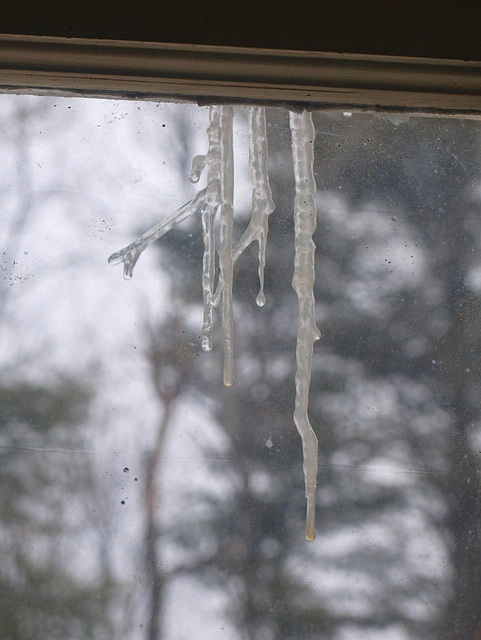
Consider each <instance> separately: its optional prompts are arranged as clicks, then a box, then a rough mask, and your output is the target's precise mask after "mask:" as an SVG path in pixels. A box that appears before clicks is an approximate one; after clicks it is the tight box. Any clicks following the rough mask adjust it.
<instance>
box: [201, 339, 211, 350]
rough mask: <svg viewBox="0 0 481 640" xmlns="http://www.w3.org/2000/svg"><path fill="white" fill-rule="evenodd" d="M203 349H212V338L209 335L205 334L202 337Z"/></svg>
mask: <svg viewBox="0 0 481 640" xmlns="http://www.w3.org/2000/svg"><path fill="white" fill-rule="evenodd" d="M202 350H203V351H212V338H210V337H209V336H203V338H202Z"/></svg>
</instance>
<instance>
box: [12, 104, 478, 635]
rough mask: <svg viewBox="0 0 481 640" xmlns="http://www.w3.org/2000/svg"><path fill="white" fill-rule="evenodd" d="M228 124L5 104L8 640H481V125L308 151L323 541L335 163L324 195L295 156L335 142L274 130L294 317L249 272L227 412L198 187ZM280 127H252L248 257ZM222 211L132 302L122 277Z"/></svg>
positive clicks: (387, 127)
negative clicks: (188, 208)
mask: <svg viewBox="0 0 481 640" xmlns="http://www.w3.org/2000/svg"><path fill="white" fill-rule="evenodd" d="M230 109H231V108H230V107H225V108H224V111H223V113H224V112H227V111H229V110H230ZM213 113H214V114H215V113H216V110H215V108H209V107H199V106H196V105H190V104H158V103H148V102H146V103H143V102H141V103H139V102H133V101H132V102H129V101H112V100H93V99H91V100H87V99H67V98H51V97H49V98H39V97H33V96H8V95H4V96H1V100H0V148H1V149H2V153H1V155H0V191H1V194H2V215H1V217H0V251H1V261H0V269H1V271H0V323H1V331H0V461H1V464H0V482H1V487H2V500H1V501H0V549H1V557H2V562H1V563H0V626H1V628H2V629H3V630H4V631H3V637H5V638H7V639H8V640H10V639H15V640H17V639H19V640H20V639H22V640H23V639H25V640H26V639H27V638H29V639H30V638H32V637H35V638H37V640H43V639H45V640H47V639H49V640H53V639H55V638H58V639H59V640H60V639H62V640H65V639H66V638H72V639H76V640H80V639H83V638H113V639H117V638H118V639H120V638H121V639H122V640H128V639H132V640H134V639H140V638H146V639H148V640H161V639H166V638H175V639H178V640H182V639H183V638H190V639H192V640H196V639H203V638H206V637H209V638H219V639H220V638H222V639H229V640H230V639H232V640H237V639H241V638H242V639H244V638H245V639H247V640H271V639H272V640H274V639H279V638H285V639H286V640H287V639H294V638H296V639H297V638H303V639H312V640H314V639H321V638H322V639H324V638H325V639H329V640H331V639H332V640H355V639H358V638H360V637H362V638H363V639H366V640H380V639H381V638H382V639H383V640H387V639H389V640H401V639H405V638H410V639H413V640H418V639H419V640H421V639H422V640H426V639H430V638H432V639H439V638H450V639H454V638H463V640H466V639H468V638H469V639H471V638H472V639H473V640H474V639H476V638H478V637H481V607H480V606H479V604H480V601H481V582H480V580H479V575H480V572H481V541H480V535H481V528H480V504H479V496H480V488H481V487H480V476H479V471H480V456H481V415H480V409H479V407H480V402H481V386H480V384H481V368H480V355H481V353H480V351H481V344H480V338H479V336H480V333H481V332H480V329H481V251H480V243H481V222H480V204H481V203H480V196H481V181H480V175H481V166H480V165H481V156H480V125H479V122H478V121H476V120H469V119H454V118H452V119H450V118H441V117H427V116H425V117H422V116H407V115H403V114H393V113H384V114H372V113H351V112H342V111H336V112H315V113H313V114H312V123H313V133H315V136H313V135H311V134H309V131H308V129H302V128H301V129H300V130H299V131H300V133H299V131H298V133H297V135H298V136H299V140H298V147H297V150H298V151H299V149H300V148H301V147H302V146H303V148H306V149H310V148H311V147H309V145H312V148H313V157H314V160H313V163H312V170H313V176H314V179H315V183H316V185H317V194H316V196H315V204H316V206H317V213H316V212H315V214H314V217H315V218H316V222H317V225H314V226H313V240H314V243H315V254H314V249H313V250H312V257H313V267H314V270H315V285H314V293H315V307H313V309H314V311H315V320H316V324H317V327H318V328H319V330H320V332H321V338H320V340H318V341H316V342H315V344H314V346H313V356H312V378H311V381H310V395H309V420H310V423H311V425H312V427H313V429H314V432H315V433H316V435H317V439H318V441H319V453H318V458H317V462H318V472H317V482H318V485H317V491H316V492H315V503H316V510H317V514H316V533H317V536H316V539H315V541H314V542H307V541H306V539H305V535H304V528H305V510H306V505H305V502H306V501H305V485H304V476H303V459H302V446H301V439H300V437H299V435H298V433H297V430H296V426H295V423H294V418H293V414H294V405H295V396H296V386H295V374H296V342H297V340H298V333H299V332H298V298H297V295H296V291H295V289H294V288H293V286H292V280H293V275H294V268H295V224H294V210H295V209H296V208H297V209H299V207H300V208H302V206H303V205H304V204H305V203H306V202H308V201H309V198H310V196H309V184H308V186H307V187H304V186H303V185H302V184H301V182H302V179H303V176H304V175H307V174H308V170H309V166H308V165H309V163H307V168H306V171H307V173H305V174H303V173H302V170H301V169H302V167H301V168H299V162H300V161H299V158H298V165H297V179H298V189H297V196H296V188H295V187H296V185H295V170H294V166H293V155H294V157H296V149H294V150H293V145H292V139H293V133H292V129H293V126H294V125H295V123H296V122H297V123H301V124H302V123H304V124H305V123H306V122H307V121H308V120H309V121H310V120H311V116H310V115H309V118H307V117H305V116H306V114H304V115H303V114H294V116H290V115H289V112H288V111H286V110H285V109H280V108H279V109H274V108H268V109H266V110H265V119H266V120H265V122H266V131H267V143H268V154H267V149H266V148H263V149H261V150H259V148H257V152H256V153H257V155H256V158H257V159H258V160H259V158H261V157H266V158H267V173H266V174H265V175H264V179H265V178H266V176H267V177H268V179H269V186H270V190H271V192H272V200H273V202H274V204H275V210H274V211H273V212H272V213H271V214H270V215H269V218H268V222H269V234H268V238H267V250H266V265H265V304H264V305H263V306H259V305H258V304H256V297H257V295H258V291H259V280H258V245H257V242H254V243H253V244H252V245H251V246H249V247H247V248H246V249H245V251H244V252H243V253H242V254H241V255H239V256H238V259H237V260H236V262H235V265H234V284H233V316H234V360H235V381H234V383H233V385H232V386H229V387H226V386H225V385H224V384H223V361H224V358H225V354H224V349H223V341H224V339H223V332H222V320H221V316H222V305H223V302H221V304H220V306H219V307H217V308H215V309H214V314H213V315H214V329H213V348H212V350H211V351H210V352H205V351H203V349H202V324H203V302H202V286H203V281H202V271H203V260H204V242H203V229H202V212H203V211H205V206H204V205H205V202H207V201H208V198H209V197H210V196H211V195H212V194H211V192H208V193H204V192H203V189H205V188H206V182H208V181H209V175H210V178H211V184H213V182H212V180H214V181H215V180H216V179H217V178H216V176H215V175H214V174H213V173H211V174H209V171H211V169H212V162H211V163H210V164H209V163H208V166H207V167H206V168H205V169H204V173H203V174H202V176H200V179H199V181H198V182H197V183H195V182H191V181H189V179H188V177H189V174H190V173H191V166H192V160H193V158H195V157H196V156H199V155H202V154H206V152H207V151H208V145H209V139H208V131H207V129H208V127H209V123H210V127H211V128H210V135H211V146H212V135H213V134H212V120H213V117H215V115H214V116H213ZM217 113H218V114H219V110H217ZM252 113H253V111H252V109H250V108H249V107H236V108H235V109H233V129H232V130H233V149H234V166H233V168H232V171H233V181H234V187H235V190H234V200H233V208H234V213H235V215H234V220H233V229H232V246H233V247H235V246H236V244H237V243H238V242H239V240H241V238H242V235H243V233H244V232H245V230H246V228H247V227H248V224H249V219H250V215H251V211H252V184H251V167H250V164H252V160H251V163H249V127H250V125H249V123H250V122H251V120H250V119H251V118H252ZM256 113H258V114H259V113H261V110H260V109H258V111H257V112H256ZM296 118H297V119H296ZM303 118H304V120H303ZM293 122H294V125H293ZM295 126H297V125H295ZM299 126H300V125H299ZM302 126H304V125H302ZM306 132H307V133H306ZM224 133H225V131H224ZM224 133H223V134H222V135H224ZM258 134H259V130H257V141H258ZM254 138H256V136H254ZM251 144H252V143H251ZM208 159H210V160H212V157H209V158H208ZM224 161H225V163H226V164H225V165H224V168H225V167H227V166H231V165H230V160H229V159H227V160H226V159H225V157H224ZM196 162H197V164H196V165H195V166H197V167H200V164H201V161H200V160H199V159H198V160H197V161H196ZM301 164H302V163H301ZM214 169H215V168H214ZM213 175H214V177H212V176H213ZM194 177H195V176H194ZM221 177H222V176H221ZM224 178H225V176H224V177H222V180H223V181H224ZM306 180H307V182H309V178H306ZM312 185H313V183H311V184H310V186H311V187H312ZM300 187H301V188H300ZM216 189H217V187H216ZM228 189H229V185H227V183H225V181H224V182H223V183H222V185H221V186H219V188H218V190H217V191H216V194H217V195H216V197H222V198H226V197H227V199H228ZM302 189H304V190H302ZM199 192H201V194H202V193H204V196H202V197H203V198H204V200H202V202H203V203H204V205H203V206H204V209H202V207H195V206H194V209H195V212H194V214H193V215H191V216H188V217H186V218H185V220H184V221H182V222H181V223H180V224H179V225H177V226H175V227H174V228H172V229H171V230H169V231H168V232H167V233H166V234H165V235H164V236H163V237H162V238H161V239H160V240H159V241H157V242H155V243H152V244H151V245H150V246H148V247H147V248H146V249H145V251H143V252H142V255H140V256H139V257H138V261H137V263H136V264H135V269H134V272H133V277H132V278H131V279H130V280H126V279H124V278H123V277H122V267H121V266H115V264H114V265H113V266H111V265H109V264H108V258H109V256H111V255H112V254H115V253H117V252H118V251H119V250H121V249H122V248H123V247H126V246H128V245H129V244H130V243H131V242H132V241H134V240H135V239H136V238H137V237H139V236H140V235H141V234H143V233H144V232H146V231H147V230H148V229H149V228H151V227H153V226H154V225H156V224H158V223H159V222H160V221H162V220H165V219H166V218H167V217H168V216H169V215H170V214H171V213H172V212H174V211H176V210H178V209H179V208H180V207H182V206H183V205H184V204H185V203H186V202H189V201H191V200H194V203H196V202H198V200H196V198H199V195H198V194H199ZM226 194H227V195H226ZM263 194H264V196H265V194H266V191H264V192H263ZM261 195H262V194H261ZM264 196H263V197H264ZM259 198H260V199H261V200H262V198H261V196H258V202H259ZM254 204H255V203H254ZM264 204H265V203H264ZM311 205H313V203H311ZM306 206H307V205H306ZM311 217H312V216H311ZM220 226H221V224H220V223H219V215H218V217H217V218H216V222H215V223H214V236H215V238H216V241H217V246H218V247H219V248H222V233H224V231H225V230H224V231H223V230H222V229H221V228H220ZM307 244H308V243H307ZM306 246H307V245H306ZM298 250H299V247H298ZM229 255H230V252H229ZM118 261H119V260H115V259H114V260H113V261H112V262H118ZM216 269H217V270H216V277H218V267H217V268H216ZM128 275H129V274H128ZM303 309H304V311H303V313H304V316H306V315H308V312H306V310H305V309H306V307H305V306H304V307H303ZM301 355H302V354H301ZM298 358H299V355H298Z"/></svg>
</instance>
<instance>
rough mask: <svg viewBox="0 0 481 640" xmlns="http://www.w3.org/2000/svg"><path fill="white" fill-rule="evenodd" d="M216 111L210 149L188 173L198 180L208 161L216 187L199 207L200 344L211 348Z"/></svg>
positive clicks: (212, 117) (218, 198) (217, 180)
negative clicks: (201, 254)
mask: <svg viewBox="0 0 481 640" xmlns="http://www.w3.org/2000/svg"><path fill="white" fill-rule="evenodd" d="M219 115H220V107H211V108H210V125H209V127H208V129H207V137H208V140H209V150H208V153H207V155H206V156H196V157H195V158H194V160H193V161H192V171H191V174H190V176H189V179H190V181H191V182H198V180H199V178H200V174H201V172H202V170H203V168H204V167H205V165H206V164H208V167H209V170H208V174H207V184H210V185H215V187H216V188H215V191H214V189H212V191H211V192H210V193H209V194H208V196H207V198H206V203H205V207H204V209H203V210H202V233H203V238H204V258H203V266H202V294H203V298H204V313H203V322H202V348H203V349H204V351H210V350H211V349H212V331H213V304H212V296H213V295H214V278H215V235H214V218H215V214H216V212H217V209H218V208H219V205H220V201H221V194H220V182H221V170H220V146H219Z"/></svg>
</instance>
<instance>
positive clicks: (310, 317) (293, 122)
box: [290, 111, 320, 540]
mask: <svg viewBox="0 0 481 640" xmlns="http://www.w3.org/2000/svg"><path fill="white" fill-rule="evenodd" d="M290 126H291V134H292V158H293V162H294V177H295V183H296V195H295V200H294V225H295V244H296V256H295V262H294V277H293V279H292V286H293V288H294V290H295V292H296V294H297V298H298V303H299V312H298V320H297V323H298V324H297V346H296V361H297V371H296V400H295V409H294V422H295V423H296V427H297V430H298V432H299V435H300V436H301V439H302V449H303V456H304V480H305V486H306V499H307V516H306V539H307V540H314V538H315V537H316V532H315V509H316V486H317V452H318V442H317V437H316V434H315V433H314V431H313V429H312V427H311V425H310V424H309V418H308V415H307V409H308V403H309V386H310V382H311V366H312V354H313V346H314V342H315V341H316V340H318V339H319V338H320V333H319V330H318V329H317V327H316V323H315V310H314V304H315V303H314V291H313V287H314V276H315V270H314V265H315V263H314V257H315V245H314V241H313V240H312V235H313V234H314V231H315V229H316V182H315V179H314V172H313V167H314V136H315V131H314V125H313V122H312V116H311V114H310V113H308V112H306V111H304V112H303V113H301V114H298V113H291V114H290Z"/></svg>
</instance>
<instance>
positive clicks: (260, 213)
mask: <svg viewBox="0 0 481 640" xmlns="http://www.w3.org/2000/svg"><path fill="white" fill-rule="evenodd" d="M267 153H268V150H267V132H266V114H265V109H264V107H250V108H249V165H250V171H251V183H252V214H251V219H250V221H249V224H248V226H247V229H246V230H245V231H244V233H243V235H242V237H241V239H240V240H239V242H238V243H237V245H236V246H235V248H234V251H233V252H232V259H233V261H234V264H235V263H236V261H237V259H238V258H239V256H240V255H241V254H242V252H243V251H245V249H247V247H248V246H249V245H250V244H251V243H252V242H254V241H257V242H258V244H259V268H258V270H259V283H260V287H259V294H258V296H257V298H256V302H257V304H258V305H259V306H260V307H262V306H264V304H265V302H266V299H265V296H264V267H265V263H266V244H267V232H268V229H269V222H268V217H269V215H270V214H271V213H272V212H273V211H274V209H275V204H274V201H273V200H272V192H271V187H270V184H269V176H268V173H267ZM219 298H220V288H218V290H217V291H216V293H215V296H214V300H213V303H214V306H217V304H218V302H219Z"/></svg>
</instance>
